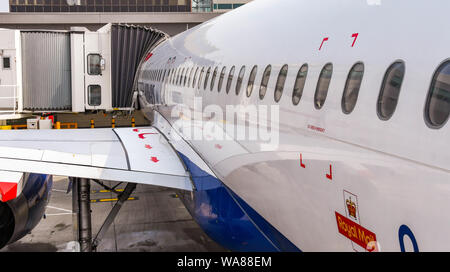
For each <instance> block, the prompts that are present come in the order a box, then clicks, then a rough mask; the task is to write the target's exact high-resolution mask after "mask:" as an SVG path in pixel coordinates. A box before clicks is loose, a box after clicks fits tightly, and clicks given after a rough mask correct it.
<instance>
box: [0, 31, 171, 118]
mask: <svg viewBox="0 0 450 272" xmlns="http://www.w3.org/2000/svg"><path fill="white" fill-rule="evenodd" d="M0 35H1V36H2V39H1V40H0V60H1V61H0V113H10V114H11V113H12V114H16V115H19V114H22V113H39V112H86V111H94V110H105V111H112V110H130V109H131V107H132V87H133V81H134V78H135V74H136V71H137V68H138V65H139V63H140V60H141V59H142V57H143V56H144V54H145V52H147V51H148V50H149V49H150V48H151V47H153V46H155V45H157V44H158V43H159V42H161V41H162V40H164V39H166V38H167V37H168V36H167V35H166V34H165V33H163V32H161V31H159V30H156V29H152V28H147V27H141V26H134V25H124V24H108V25H106V26H104V27H103V28H101V29H99V30H98V31H96V32H91V31H89V30H87V29H86V28H80V27H74V28H72V29H71V30H70V31H49V30H8V29H0Z"/></svg>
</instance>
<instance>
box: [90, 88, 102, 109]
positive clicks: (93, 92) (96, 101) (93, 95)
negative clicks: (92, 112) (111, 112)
mask: <svg viewBox="0 0 450 272" xmlns="http://www.w3.org/2000/svg"><path fill="white" fill-rule="evenodd" d="M88 104H89V106H100V105H101V104H102V87H101V86H100V85H89V86H88Z"/></svg>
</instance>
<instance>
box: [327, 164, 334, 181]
mask: <svg viewBox="0 0 450 272" xmlns="http://www.w3.org/2000/svg"><path fill="white" fill-rule="evenodd" d="M327 179H329V180H333V169H332V168H331V164H330V174H327Z"/></svg>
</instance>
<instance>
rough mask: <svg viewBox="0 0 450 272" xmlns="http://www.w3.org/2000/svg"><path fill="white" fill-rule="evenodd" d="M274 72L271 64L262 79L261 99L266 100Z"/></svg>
mask: <svg viewBox="0 0 450 272" xmlns="http://www.w3.org/2000/svg"><path fill="white" fill-rule="evenodd" d="M271 71H272V66H271V65H270V64H269V65H267V67H266V69H265V70H264V73H263V76H262V79H261V87H260V88H259V99H261V100H262V99H264V96H266V92H267V85H268V84H269V79H270V73H271Z"/></svg>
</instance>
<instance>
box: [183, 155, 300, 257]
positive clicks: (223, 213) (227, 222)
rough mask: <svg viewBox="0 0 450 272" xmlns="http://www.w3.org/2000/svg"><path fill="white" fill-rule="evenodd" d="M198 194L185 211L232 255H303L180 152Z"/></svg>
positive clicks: (188, 200) (195, 192)
mask: <svg viewBox="0 0 450 272" xmlns="http://www.w3.org/2000/svg"><path fill="white" fill-rule="evenodd" d="M178 154H179V155H180V157H181V159H182V160H183V162H184V163H185V165H186V167H187V168H188V171H189V172H190V174H191V177H192V179H193V182H194V184H195V187H196V190H194V192H193V195H192V196H193V198H192V199H189V197H185V198H184V199H183V200H184V202H185V204H186V207H187V208H188V210H189V211H190V213H191V214H192V216H193V217H194V219H195V220H196V221H197V223H198V224H199V225H200V226H201V227H202V228H203V230H204V231H205V232H206V233H207V234H208V235H209V236H210V237H211V238H212V239H214V240H215V241H216V242H218V243H219V244H221V245H222V246H224V247H226V248H228V249H230V250H233V251H247V252H248V251H258V252H273V251H300V250H299V249H298V248H297V247H296V246H295V245H294V244H292V243H291V242H290V241H289V240H288V239H287V238H286V237H284V236H283V235H282V234H281V233H280V232H279V231H277V230H276V229H275V228H274V227H273V226H272V225H271V224H270V223H269V222H267V221H266V220H265V219H264V218H263V217H262V216H261V215H259V214H258V213H257V212H256V211H255V210H254V209H252V208H251V207H250V206H249V205H248V204H247V203H245V201H244V200H243V199H241V198H240V197H239V196H238V195H236V194H235V193H234V192H232V191H231V189H229V188H228V187H226V186H225V185H224V184H223V183H222V182H221V181H220V180H218V179H217V178H215V177H213V176H211V175H209V174H208V173H206V172H205V171H203V170H202V169H200V168H199V167H198V166H197V165H196V164H194V163H193V162H192V161H191V160H189V159H188V158H187V157H186V156H184V155H183V154H182V153H180V152H178Z"/></svg>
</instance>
